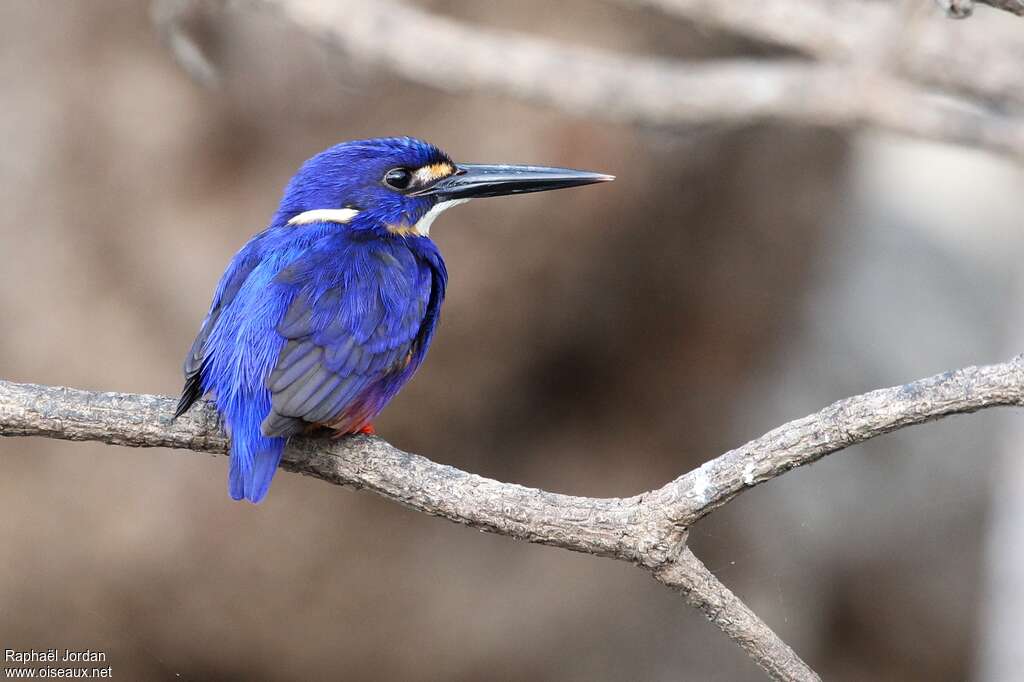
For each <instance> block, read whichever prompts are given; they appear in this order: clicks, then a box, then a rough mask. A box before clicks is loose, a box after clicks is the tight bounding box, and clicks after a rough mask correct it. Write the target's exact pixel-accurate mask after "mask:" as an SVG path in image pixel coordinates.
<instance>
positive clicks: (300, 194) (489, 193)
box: [272, 137, 614, 237]
mask: <svg viewBox="0 0 1024 682" xmlns="http://www.w3.org/2000/svg"><path fill="white" fill-rule="evenodd" d="M612 179H614V178H613V177H612V176H610V175H603V174H600V173H590V172H586V171H578V170H571V169H568V168H548V167H543V166H510V165H483V164H456V163H455V162H453V161H452V160H451V159H450V158H449V157H448V155H447V154H445V153H444V152H442V151H441V150H440V149H438V148H437V147H435V146H434V145H432V144H428V143H426V142H423V141H422V140H417V139H414V138H411V137H389V138H377V139H372V140H357V141H354V142H344V143H342V144H338V145H335V146H333V147H331V148H330V149H327V150H326V151H323V152H321V153H319V154H317V155H316V156H314V157H313V158H311V159H309V160H308V161H306V163H304V164H303V165H302V168H300V169H299V172H298V173H296V174H295V176H294V177H293V178H292V180H291V182H289V183H288V187H287V188H286V189H285V193H284V198H283V199H282V200H281V206H280V208H279V209H278V212H277V215H276V216H275V217H274V221H273V223H272V224H273V225H275V226H284V225H307V224H311V223H341V224H345V225H347V226H349V227H350V228H351V229H359V230H371V231H375V232H379V233H381V234H382V235H385V234H390V235H399V236H403V237H426V236H429V234H430V226H431V224H432V223H433V221H434V218H436V217H437V216H438V215H439V214H440V213H441V211H443V210H444V209H446V208H449V207H451V206H454V205H456V204H460V203H463V202H465V201H468V200H469V199H474V198H477V197H493V196H501V195H504V194H522V193H526V192H542V191H545V190H549V189H561V188H564V187H576V186H578V185H588V184H591V183H594V182H606V181H608V180H612Z"/></svg>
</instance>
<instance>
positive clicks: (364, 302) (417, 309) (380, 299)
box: [261, 240, 440, 437]
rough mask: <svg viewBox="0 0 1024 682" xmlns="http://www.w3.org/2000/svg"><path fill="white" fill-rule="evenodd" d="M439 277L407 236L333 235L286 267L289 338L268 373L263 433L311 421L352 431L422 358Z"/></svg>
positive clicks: (281, 279)
mask: <svg viewBox="0 0 1024 682" xmlns="http://www.w3.org/2000/svg"><path fill="white" fill-rule="evenodd" d="M433 280H434V275H433V272H432V269H431V266H430V265H429V264H428V263H427V262H425V261H423V260H421V259H420V258H418V257H417V256H416V255H415V254H414V253H413V252H412V251H411V250H410V249H409V248H408V247H407V246H406V245H405V244H404V243H403V242H390V241H387V242H385V241H377V240H374V241H372V242H347V243H345V244H344V245H342V246H341V247H340V248H339V246H338V245H337V244H332V243H327V244H325V245H323V246H322V247H320V248H316V249H311V250H310V251H308V252H307V253H306V254H304V255H303V256H301V257H299V258H298V259H296V260H295V261H293V262H292V263H290V264H289V265H288V266H287V267H285V268H284V269H283V270H282V271H281V272H280V274H279V275H278V276H277V278H276V280H275V282H276V284H277V285H279V286H283V287H286V288H291V289H292V295H293V298H292V302H291V304H290V305H289V307H288V309H287V311H286V313H285V315H284V318H283V319H282V320H281V322H280V323H279V324H278V325H277V333H278V334H280V335H281V336H282V337H283V338H284V339H285V340H286V341H285V344H284V347H283V348H282V350H281V352H280V355H279V356H278V359H277V363H276V365H275V367H274V368H273V370H272V371H271V373H270V375H269V377H268V378H267V381H266V387H267V389H268V390H269V391H270V396H271V409H270V413H269V414H268V415H267V416H266V418H265V419H264V420H263V424H262V426H261V430H262V432H263V434H264V435H265V436H268V437H276V436H289V435H292V434H294V433H297V432H299V431H301V430H302V429H303V428H304V426H305V425H306V424H308V423H315V424H325V425H328V426H331V427H332V428H335V429H338V430H339V431H342V432H351V431H356V430H358V429H360V428H362V427H363V426H364V425H365V424H366V423H368V422H369V421H370V420H371V419H372V418H373V417H375V416H376V415H377V413H378V412H379V411H380V410H381V409H382V408H383V407H384V405H385V404H387V402H388V401H389V400H390V399H391V398H392V397H394V395H395V393H397V392H398V389H399V388H401V386H402V385H403V384H404V383H405V382H406V381H407V380H408V379H409V377H410V376H411V375H412V373H413V372H414V371H415V369H416V367H417V366H418V364H419V362H420V360H422V356H423V353H424V352H425V350H426V343H427V342H428V341H429V337H430V334H431V332H432V331H433V324H434V322H435V321H436V318H437V315H436V309H434V308H435V307H436V306H439V305H440V299H439V293H440V292H437V291H436V288H437V287H435V286H434V283H433ZM432 294H433V295H432Z"/></svg>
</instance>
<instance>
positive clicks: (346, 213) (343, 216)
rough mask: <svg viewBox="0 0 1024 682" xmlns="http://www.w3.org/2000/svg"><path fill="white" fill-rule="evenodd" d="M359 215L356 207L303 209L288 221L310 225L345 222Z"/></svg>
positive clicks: (293, 223) (292, 223)
mask: <svg viewBox="0 0 1024 682" xmlns="http://www.w3.org/2000/svg"><path fill="white" fill-rule="evenodd" d="M357 215H359V211H357V210H355V209H354V208H317V209H314V210H312V211H303V212H302V213H300V214H299V215H297V216H295V217H294V218H292V219H291V220H289V221H288V224H289V225H309V224H310V223H341V224H342V225H344V224H345V223H347V222H349V221H351V220H352V219H353V218H355V217H356V216H357Z"/></svg>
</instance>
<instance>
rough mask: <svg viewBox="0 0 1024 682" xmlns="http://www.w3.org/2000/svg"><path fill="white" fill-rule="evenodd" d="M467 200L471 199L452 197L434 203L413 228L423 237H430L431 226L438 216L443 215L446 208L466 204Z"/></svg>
mask: <svg viewBox="0 0 1024 682" xmlns="http://www.w3.org/2000/svg"><path fill="white" fill-rule="evenodd" d="M467 201H469V199H451V200H450V201H441V202H438V203H436V204H434V207H433V208H431V209H430V210H429V211H427V212H426V213H424V214H423V217H422V218H420V219H419V220H418V221H417V222H416V225H414V226H413V229H415V230H416V234H418V235H420V236H421V237H429V236H430V226H431V225H433V224H434V221H435V220H436V219H437V216H439V215H441V214H442V213H443V212H444V211H445V210H447V209H449V208H451V207H452V206H458V205H459V204H464V203H466V202H467Z"/></svg>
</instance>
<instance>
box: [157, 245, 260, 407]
mask: <svg viewBox="0 0 1024 682" xmlns="http://www.w3.org/2000/svg"><path fill="white" fill-rule="evenodd" d="M267 234H268V232H262V233H260V234H258V235H256V236H255V237H253V238H252V239H251V240H249V242H248V243H246V245H245V246H244V247H242V248H241V249H240V250H239V252H238V254H236V256H235V257H234V258H233V259H232V261H231V265H230V266H229V267H228V269H227V271H226V272H225V273H224V275H223V276H222V277H221V279H220V282H219V283H218V284H217V291H215V292H214V294H213V302H212V303H211V304H210V311H209V312H208V313H207V314H206V319H204V320H203V325H202V327H200V328H199V333H198V334H197V335H196V338H195V340H194V341H193V342H192V348H190V349H189V352H188V355H187V356H186V357H185V367H184V369H185V387H184V389H182V392H181V398H180V399H179V400H178V407H177V409H176V410H175V411H174V418H175V419H177V418H178V417H180V416H181V415H183V414H185V412H187V411H188V409H189V408H190V407H192V404H193V403H195V402H196V401H197V400H199V398H200V397H202V395H203V393H205V392H206V387H205V386H204V385H203V383H204V375H205V374H206V373H207V369H208V368H209V366H210V362H211V360H212V357H211V354H210V349H209V347H208V342H209V339H210V335H211V334H212V333H213V331H214V329H216V327H217V323H218V322H219V321H220V317H221V314H222V313H223V312H224V311H225V310H227V309H228V307H230V305H231V303H232V302H233V301H234V300H235V296H236V295H238V292H239V290H240V289H241V288H242V285H243V284H245V280H246V279H248V277H249V275H250V274H251V273H252V271H253V269H254V268H255V267H256V266H257V265H259V262H260V252H261V250H262V249H261V246H262V241H263V239H264V237H265V236H266V235H267Z"/></svg>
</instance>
